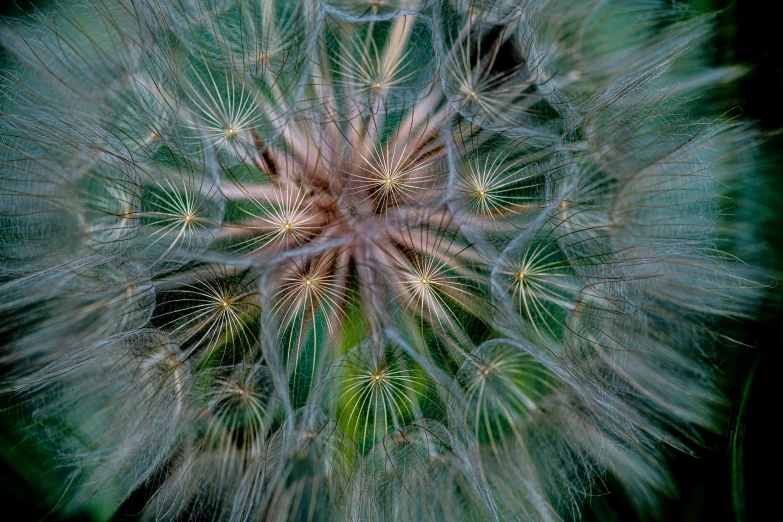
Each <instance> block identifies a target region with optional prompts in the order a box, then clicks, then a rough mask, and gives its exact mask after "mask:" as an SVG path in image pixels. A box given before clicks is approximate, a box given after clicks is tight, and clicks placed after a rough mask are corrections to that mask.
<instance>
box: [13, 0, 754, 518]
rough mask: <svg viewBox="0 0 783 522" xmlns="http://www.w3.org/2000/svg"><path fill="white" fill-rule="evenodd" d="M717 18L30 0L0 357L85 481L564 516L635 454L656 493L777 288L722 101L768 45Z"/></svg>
mask: <svg viewBox="0 0 783 522" xmlns="http://www.w3.org/2000/svg"><path fill="white" fill-rule="evenodd" d="M706 24H707V22H706V21H705V20H703V19H701V18H699V17H697V16H694V15H693V14H692V13H690V12H688V11H687V10H686V9H684V8H676V7H674V6H672V5H670V3H667V2H660V3H658V2H654V1H653V2H650V1H638V2H637V1H631V2H619V1H617V2H611V1H610V2H605V1H587V2H572V1H570V0H552V1H546V2H543V1H541V2H540V1H537V0H525V1H520V0H431V1H423V0H399V1H391V0H381V1H360V0H356V1H354V0H351V1H349V0H305V1H301V2H288V1H281V0H252V1H249V2H248V1H245V2H234V1H225V2H216V1H211V0H191V1H187V2H175V3H171V2H158V1H157V0H143V1H138V2H137V1H133V2H131V1H125V0H108V1H104V2H87V3H79V4H74V5H72V6H71V5H67V4H62V5H58V6H56V7H52V8H51V9H49V10H45V11H42V12H36V13H35V14H33V15H31V16H30V17H29V18H28V19H26V20H10V21H7V22H5V23H4V25H3V29H2V33H0V37H2V42H3V45H4V46H5V48H6V50H7V51H8V52H9V54H10V55H11V56H12V57H13V59H12V60H11V62H9V66H8V69H7V71H6V72H5V75H4V77H3V80H2V84H1V85H2V96H0V103H1V104H2V110H3V115H4V116H3V120H2V123H1V124H0V172H2V174H1V175H0V202H1V205H2V213H1V214H0V223H1V225H0V227H1V228H2V231H3V232H2V237H0V256H2V272H1V273H0V293H1V294H2V296H3V298H2V304H0V319H1V320H0V334H2V338H3V340H4V341H3V347H2V352H0V353H1V354H2V355H0V361H2V363H3V364H4V365H7V367H8V368H10V370H9V372H10V373H9V376H8V377H7V379H6V380H5V382H4V384H3V385H4V389H6V390H8V391H13V392H15V393H17V394H19V396H21V397H24V398H25V399H26V401H27V402H26V405H27V406H28V407H29V411H30V412H32V414H31V415H30V416H29V417H25V418H24V419H23V423H24V428H25V429H26V430H29V431H28V432H29V433H30V439H31V440H36V441H40V442H42V445H41V447H43V448H48V449H50V450H54V454H55V455H56V456H57V458H58V459H61V460H62V462H61V466H60V467H61V468H62V469H64V470H66V473H67V474H68V480H67V481H66V482H67V484H66V485H64V486H63V488H62V491H59V492H58V493H59V494H60V495H61V496H62V499H63V500H62V502H61V503H60V504H59V506H58V508H59V509H61V510H63V511H64V512H75V511H78V510H84V509H90V508H89V507H88V506H100V508H98V507H96V508H94V513H93V515H94V517H95V518H96V519H107V518H109V517H111V516H112V515H113V514H114V513H115V512H118V510H121V509H123V507H122V506H123V503H124V502H125V501H126V500H127V499H129V498H130V497H131V495H133V496H134V498H141V497H143V498H144V516H145V517H147V518H150V519H156V520H157V519H161V520H177V519H182V518H189V517H190V518H194V517H195V518H211V519H216V520H217V519H220V520H262V519H263V520H359V519H361V520H398V519H399V520H402V519H405V520H420V519H421V520H425V519H433V520H561V519H568V518H578V517H579V516H580V513H582V512H583V510H584V509H585V506H586V505H587V501H588V499H590V498H594V497H596V496H597V495H600V494H601V493H603V492H604V487H603V481H602V479H603V477H605V476H606V475H611V476H612V478H613V479H614V480H615V481H617V483H619V484H622V486H623V488H624V492H625V494H627V496H628V497H629V498H630V499H633V504H634V507H635V508H636V509H637V510H638V511H639V512H640V513H641V514H642V515H643V516H647V515H653V516H654V515H655V509H656V506H657V504H658V500H659V497H660V496H661V495H663V494H665V493H666V491H667V490H668V488H669V486H670V484H669V478H668V475H667V472H666V471H665V465H664V458H663V454H662V450H661V447H662V446H663V444H667V445H670V446H674V447H678V448H681V449H686V450H692V449H694V448H695V446H696V445H697V444H698V438H699V434H700V433H702V432H703V431H704V430H714V429H716V428H718V427H719V425H720V417H721V416H720V403H721V397H720V393H719V391H718V389H717V386H716V382H715V379H714V377H713V371H712V366H711V365H710V361H711V360H712V358H713V357H714V355H715V354H714V353H712V352H711V349H712V348H711V347H714V345H715V344H716V343H715V342H714V341H715V339H717V338H721V337H725V336H723V334H722V333H721V322H720V320H721V319H723V318H739V317H743V316H745V315H747V314H749V313H751V312H752V310H753V304H754V300H756V299H757V295H758V292H757V290H758V289H759V288H760V286H761V285H759V284H758V283H755V282H754V281H753V277H752V270H751V269H750V268H748V267H747V266H746V265H744V264H742V263H740V262H739V261H738V260H737V258H736V257H735V254H736V253H735V252H734V250H735V245H736V244H737V242H736V240H737V238H738V237H739V235H738V234H739V232H738V230H736V227H734V223H732V222H731V220H730V219H726V218H725V210H726V209H725V207H724V205H725V203H724V200H723V199H722V196H720V191H721V190H723V188H725V187H731V186H732V185H731V184H732V183H733V182H734V181H735V180H737V179H740V178H742V179H747V178H748V177H749V176H753V175H754V171H753V166H752V162H749V161H745V159H746V157H745V156H744V155H743V154H746V152H747V149H748V146H745V147H744V148H743V147H740V146H739V145H740V144H741V143H747V142H748V141H747V140H749V138H748V137H749V136H750V137H752V136H753V132H752V130H749V129H747V127H746V126H744V125H742V124H739V123H736V122H735V121H731V120H730V119H728V118H724V119H722V118H713V119H707V118H694V117H691V116H689V115H690V114H701V113H700V112H699V111H702V110H704V109H703V107H701V106H699V105H698V103H697V102H695V101H690V100H695V99H697V95H698V94H700V93H701V92H702V91H701V89H702V88H703V87H704V86H705V85H708V84H709V83H710V82H712V81H715V79H720V78H730V77H731V76H732V75H733V74H734V73H735V72H736V71H732V70H729V69H726V70H724V69H715V68H711V67H709V66H708V65H706V64H704V63H701V61H700V60H701V55H699V54H698V53H695V52H690V53H689V50H692V49H698V48H699V47H700V46H701V45H702V42H701V40H700V35H701V34H703V33H704V32H705V31H707V30H708V25H706ZM628 28H632V30H631V29H628ZM742 140H746V141H745V142H743V141H742ZM749 141H752V140H749ZM729 165H731V166H732V167H731V168H729V167H727V166H729ZM736 165H742V168H741V169H737V168H736ZM736 203H737V204H739V205H744V204H745V201H743V200H741V198H740V200H738V201H737V202H736ZM751 228H752V227H751ZM743 230H744V231H745V232H744V233H746V234H747V231H748V230H749V228H748V227H747V226H745V227H744V229H743ZM743 241H745V242H746V243H747V241H754V239H753V237H751V236H747V235H746V236H744V239H743ZM714 349H715V350H719V348H718V347H715V348H714ZM96 499H97V500H96Z"/></svg>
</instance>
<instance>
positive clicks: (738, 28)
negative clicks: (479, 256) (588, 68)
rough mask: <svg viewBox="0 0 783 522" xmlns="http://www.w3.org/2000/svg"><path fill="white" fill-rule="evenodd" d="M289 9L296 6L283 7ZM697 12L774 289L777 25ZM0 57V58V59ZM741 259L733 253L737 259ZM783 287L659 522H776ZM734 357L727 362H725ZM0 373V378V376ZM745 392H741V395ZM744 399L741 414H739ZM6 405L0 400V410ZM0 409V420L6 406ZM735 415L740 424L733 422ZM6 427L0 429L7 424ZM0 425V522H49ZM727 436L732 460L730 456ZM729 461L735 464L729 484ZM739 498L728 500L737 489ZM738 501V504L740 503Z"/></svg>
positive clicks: (626, 515)
mask: <svg viewBox="0 0 783 522" xmlns="http://www.w3.org/2000/svg"><path fill="white" fill-rule="evenodd" d="M292 1H295V0H292ZM680 3H685V4H690V5H692V6H693V7H694V8H695V9H697V10H698V11H716V10H717V11H718V12H719V14H718V16H717V19H716V21H715V23H716V27H717V31H716V34H715V36H714V37H713V39H712V42H711V46H712V48H713V53H712V56H713V60H714V62H715V64H716V65H718V64H743V65H747V66H750V72H749V73H748V74H747V75H745V76H744V77H743V78H741V79H740V80H738V81H736V82H734V83H733V84H732V85H731V86H730V87H729V88H728V90H727V91H726V92H724V93H722V95H721V97H722V99H723V100H724V101H723V102H722V104H723V105H724V107H723V108H724V110H729V109H733V108H740V109H741V111H742V118H743V119H744V120H750V121H755V122H756V123H757V126H758V128H760V129H761V131H763V132H764V136H765V143H764V145H763V148H762V152H761V154H760V156H759V159H760V161H761V163H762V169H763V170H764V172H765V174H766V176H767V178H766V180H765V182H766V185H767V190H766V191H765V192H766V194H765V196H764V197H765V200H764V201H763V203H764V204H765V205H766V207H767V208H769V209H770V211H771V212H770V215H769V216H768V217H767V218H766V221H765V222H764V225H763V227H762V234H763V238H764V240H766V241H767V243H768V245H769V254H768V256H767V259H766V261H767V262H769V263H770V265H768V266H770V267H771V268H772V269H773V270H774V271H775V272H774V274H777V275H775V277H776V278H777V279H778V280H781V279H783V277H781V276H780V275H779V274H783V226H781V219H782V218H783V146H782V145H783V43H781V42H782V41H783V38H781V36H783V35H781V32H782V31H783V24H781V23H780V18H779V17H777V16H775V15H773V14H772V12H771V10H770V9H763V4H766V3H765V2H754V1H752V0H751V1H747V0H745V1H740V2H738V3H736V4H734V3H732V2H730V1H729V0H691V1H690V2H688V1H683V2H680ZM30 5H31V2H29V1H23V0H18V1H17V2H16V4H14V3H12V2H8V1H7V0H0V15H2V16H15V15H19V14H21V13H22V12H23V10H29V9H30ZM0 53H1V51H0ZM739 254H740V255H742V252H740V253H739ZM781 302H783V287H782V286H780V285H778V286H776V287H775V288H772V289H771V291H770V292H769V297H768V298H767V299H766V300H765V302H764V303H763V305H762V308H761V311H760V313H759V314H758V315H757V317H756V318H755V319H754V320H752V321H746V322H744V323H742V324H739V325H736V324H735V325H730V328H731V329H736V330H737V332H736V333H737V335H738V337H739V338H740V339H741V340H742V342H743V343H745V344H746V345H748V346H742V347H735V348H729V349H728V352H729V353H727V356H728V359H729V360H727V361H726V364H725V368H723V371H724V372H725V374H726V380H727V381H728V382H730V383H731V384H730V385H729V387H728V394H729V397H730V398H731V400H732V403H733V407H732V412H731V415H732V417H731V421H730V423H729V426H728V428H727V432H726V434H725V436H719V435H715V436H709V437H707V439H706V445H705V447H704V448H701V449H700V450H699V451H697V455H696V456H695V457H694V456H690V455H685V454H682V453H675V452H672V455H671V467H672V469H673V472H674V476H675V480H676V483H677V489H678V491H679V495H678V497H677V498H674V499H670V500H668V501H665V502H664V504H663V517H662V518H663V519H664V520H667V521H688V522H699V521H705V522H706V521H710V522H723V521H726V522H728V521H738V518H737V516H736V514H735V508H734V504H733V500H732V495H733V494H739V495H740V498H741V497H742V496H744V498H745V502H744V509H745V517H744V520H746V521H751V522H753V521H758V520H767V519H776V518H777V516H776V515H775V514H776V513H777V512H778V509H776V508H777V506H776V505H774V503H775V502H776V501H777V500H778V499H777V498H776V497H777V495H779V494H780V493H779V492H778V491H776V489H777V487H778V486H779V484H781V483H783V480H781V479H780V477H779V476H778V475H777V472H778V471H779V468H777V466H778V463H779V462H778V461H779V456H778V452H777V451H776V449H774V448H773V439H778V438H780V437H781V432H778V431H777V430H775V429H773V425H779V423H780V422H781V419H779V418H778V416H779V414H780V412H781V408H780V403H779V399H780V398H781V393H780V387H779V386H778V384H779V381H778V375H777V370H779V369H781V368H782V366H781V364H782V363H783V361H781V347H783V330H782V329H781V324H782V323H783V312H782V307H781ZM732 352H733V353H732ZM0 371H1V370H0ZM745 390H747V392H745ZM743 396H745V397H746V400H745V408H744V410H743V409H742V408H741V407H740V404H741V402H742V398H743ZM7 400H8V399H7V398H5V399H2V401H7ZM7 405H8V403H7V402H0V410H2V409H4V407H5V406H7ZM740 412H742V415H739V413H740ZM6 420H7V419H6ZM2 426H3V424H0V518H2V519H5V520H14V521H20V522H23V521H28V520H29V521H32V520H41V519H43V518H49V519H52V520H59V519H60V517H59V516H58V515H57V514H51V513H50V510H51V508H52V506H53V505H54V504H55V503H56V502H57V499H56V498H51V497H47V496H42V492H43V491H45V490H46V489H47V488H46V485H47V484H50V483H52V482H53V481H55V483H57V482H56V481H60V480H62V478H61V477H60V475H59V473H58V472H57V471H56V470H53V469H51V467H49V466H47V463H46V462H45V461H44V462H39V461H37V460H36V456H35V455H29V454H28V455H25V454H23V453H22V452H19V451H14V448H15V445H16V444H19V443H20V441H19V440H18V437H17V436H16V435H15V434H14V433H12V432H11V433H9V432H8V430H7V428H3V427H2ZM732 436H734V437H735V445H734V447H736V448H737V449H738V450H739V451H738V452H737V451H732V449H731V448H732V443H731V442H732ZM732 460H734V461H735V462H737V463H738V464H739V466H740V467H739V468H736V466H735V469H737V470H738V472H739V477H738V478H737V477H733V474H732ZM738 485H739V486H740V488H741V489H739V490H737V489H736V488H737V486H738ZM607 487H608V489H609V491H610V493H609V494H607V495H605V496H602V497H599V498H596V499H595V500H594V502H592V503H591V505H592V509H591V510H589V511H588V514H587V516H586V519H587V520H591V521H592V520H595V521H605V520H622V521H635V520H638V517H637V515H635V514H634V513H633V512H632V511H631V510H630V508H629V507H628V503H627V501H626V500H625V499H623V498H622V496H621V495H619V494H618V493H612V491H614V490H616V489H617V488H615V487H613V485H612V484H611V483H608V484H607ZM743 492H744V494H743ZM142 496H143V495H138V497H139V498H131V499H130V500H129V501H128V502H127V503H126V505H125V506H123V508H122V509H121V510H120V513H119V514H118V516H117V517H115V520H128V519H135V518H136V516H135V514H137V513H138V512H139V510H140V509H141V508H143V499H142V498H141V497H142ZM67 520H69V521H78V520H89V518H87V516H86V515H78V514H77V515H74V516H71V517H69V518H68V519H67Z"/></svg>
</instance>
